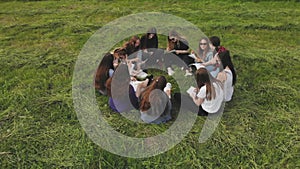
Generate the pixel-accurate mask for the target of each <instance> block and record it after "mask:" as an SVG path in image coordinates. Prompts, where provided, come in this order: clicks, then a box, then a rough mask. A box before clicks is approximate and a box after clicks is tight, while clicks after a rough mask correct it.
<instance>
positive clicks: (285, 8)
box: [0, 0, 300, 168]
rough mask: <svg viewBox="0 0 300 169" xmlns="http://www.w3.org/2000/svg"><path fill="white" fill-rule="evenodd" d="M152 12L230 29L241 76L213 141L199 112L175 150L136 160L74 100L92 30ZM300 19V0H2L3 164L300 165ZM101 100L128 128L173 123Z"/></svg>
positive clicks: (208, 29)
mask: <svg viewBox="0 0 300 169" xmlns="http://www.w3.org/2000/svg"><path fill="white" fill-rule="evenodd" d="M146 11H147V12H152V11H155V12H163V13H168V14H173V15H175V16H179V17H182V18H184V19H186V20H188V21H189V22H191V23H193V24H195V25H196V26H198V27H199V28H200V29H201V30H202V31H203V32H204V33H205V34H206V35H207V36H212V35H217V36H219V37H221V40H222V45H224V46H225V47H226V48H228V49H229V50H230V51H231V54H232V55H233V62H234V64H235V67H236V69H237V73H238V81H237V84H236V87H235V93H234V98H233V100H232V101H231V102H230V103H228V104H227V105H226V107H225V112H224V115H223V116H222V119H221V122H220V123H219V125H218V127H217V129H216V131H215V132H214V134H213V135H212V137H211V138H210V139H209V140H208V141H207V142H205V143H203V144H200V143H199V142H198V138H199V136H200V131H201V128H202V125H203V123H204V121H205V118H204V117H198V118H197V120H196V123H195V125H194V126H193V128H192V130H191V131H190V133H189V134H188V135H187V136H186V137H185V138H184V140H183V141H182V142H180V143H179V144H178V145H176V146H175V147H174V148H172V149H171V150H169V151H167V152H165V153H162V154H160V155H157V156H154V157H150V158H142V159H134V158H126V157H121V156H118V155H115V154H112V153H110V152H108V151H106V150H103V149H101V147H99V146H98V145H96V144H95V143H93V142H92V141H91V140H90V139H89V137H88V136H87V134H86V133H85V132H84V130H83V129H82V127H81V125H80V123H79V121H78V119H77V116H76V112H75V110H74V108H73V100H72V76H73V69H74V66H75V62H76V60H77V57H78V55H79V53H80V51H81V49H82V47H83V46H84V44H85V42H86V41H87V40H88V39H89V37H90V36H92V35H93V34H94V33H95V32H96V31H97V30H98V29H100V28H101V27H102V26H104V25H105V24H107V23H109V22H111V21H113V20H114V19H117V18H119V17H122V16H127V15H129V14H135V13H139V12H146ZM299 21H300V3H299V2H297V1H290V2H285V1H258V0H257V1H246V0H241V1H237V2H236V1H220V2H218V1H209V0H208V1H181V0H177V1H171V0H166V1H163V2H162V1H156V0H154V1H151V2H146V1H128V0H126V1H120V2H117V1H110V0H105V1H92V2H90V1H80V2H71V1H67V2H60V1H37V2H35V1H33V2H28V1H25V2H23V1H14V2H0V44H1V48H0V59H1V62H0V70H1V71H0V87H1V88H0V89H1V90H0V168H300V124H299V119H300V118H299V117H300V116H299V113H300V108H299V103H300V92H299V89H300V64H299V63H300V48H299V47H300V46H299V42H300V41H299V37H300V36H299V35H300V33H299V32H300V25H299ZM145 31H146V30H145ZM197 38H198V37H197ZM199 38H200V37H199ZM165 46H166V41H164V39H163V38H160V47H165ZM97 99H98V101H99V107H101V108H102V110H103V111H104V113H105V116H106V118H107V119H108V120H109V121H110V123H112V125H113V126H114V127H115V128H116V129H118V130H119V131H120V132H123V133H125V134H126V135H128V136H144V135H147V134H148V135H149V134H150V135H151V134H156V133H160V132H162V131H164V130H166V129H167V128H168V127H169V126H170V125H171V124H172V123H167V124H163V125H151V126H150V127H149V126H148V127H147V128H145V127H144V125H136V124H133V123H130V122H127V121H126V120H124V118H122V117H121V116H120V115H118V114H116V113H113V112H111V111H110V109H109V108H108V106H107V103H106V101H107V98H104V97H98V98H97Z"/></svg>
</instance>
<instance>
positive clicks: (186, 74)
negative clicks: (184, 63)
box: [184, 71, 193, 76]
mask: <svg viewBox="0 0 300 169" xmlns="http://www.w3.org/2000/svg"><path fill="white" fill-rule="evenodd" d="M192 75H193V74H192V73H191V72H189V71H186V72H185V75H184V76H192Z"/></svg>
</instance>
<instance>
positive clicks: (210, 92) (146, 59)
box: [95, 28, 236, 124]
mask: <svg viewBox="0 0 300 169" xmlns="http://www.w3.org/2000/svg"><path fill="white" fill-rule="evenodd" d="M167 39H168V42H167V48H166V49H165V50H164V49H160V48H158V37H157V33H156V29H155V28H151V29H149V30H148V31H147V33H146V34H145V35H143V36H142V37H141V38H139V37H138V36H133V37H132V38H131V39H130V40H129V41H128V42H126V43H124V45H123V46H122V47H120V48H117V49H115V50H114V51H113V52H112V53H107V54H105V56H104V57H103V59H102V60H101V62H100V64H99V66H98V68H97V71H96V73H95V88H96V90H97V91H98V92H99V93H100V94H102V95H107V96H108V97H109V106H110V108H111V109H112V110H113V111H115V112H119V113H122V112H128V111H131V110H134V109H136V110H139V111H140V113H141V119H142V120H143V121H144V122H145V123H155V124H159V123H164V122H167V121H169V120H171V119H172V117H171V110H172V104H171V101H170V99H174V100H175V103H176V102H178V103H181V106H183V107H184V108H186V109H188V110H190V111H191V112H194V113H197V114H198V115H200V116H207V115H208V114H216V113H219V111H220V109H221V107H222V104H223V103H224V102H228V101H230V100H231V98H232V95H233V91H234V85H235V83H236V72H235V68H234V66H233V63H232V61H231V57H230V53H229V50H227V49H226V48H224V47H223V46H221V45H220V39H219V37H217V36H212V37H211V38H209V39H208V38H206V37H203V38H201V39H200V41H199V49H198V51H190V50H189V44H188V41H187V40H186V39H185V38H184V37H183V36H181V35H180V34H179V33H177V32H176V31H170V32H169V35H168V37H167ZM176 59H180V60H181V61H180V62H178V61H176ZM174 66H177V67H180V68H181V70H183V71H184V73H185V75H184V76H191V75H194V76H195V79H196V84H197V86H195V87H194V88H193V87H191V88H190V89H189V90H188V91H187V93H188V94H187V95H186V94H183V93H175V94H173V95H172V94H171V88H172V85H171V84H170V83H168V82H167V79H166V77H165V76H163V75H161V76H157V77H153V76H152V75H149V74H148V73H147V72H148V71H147V68H150V67H159V68H165V69H166V71H167V73H168V75H169V76H173V75H174V73H175V70H174V69H173V68H174Z"/></svg>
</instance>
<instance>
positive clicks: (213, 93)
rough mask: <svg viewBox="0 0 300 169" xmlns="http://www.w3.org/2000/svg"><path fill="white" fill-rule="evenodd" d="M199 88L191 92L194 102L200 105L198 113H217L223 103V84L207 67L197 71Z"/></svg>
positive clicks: (201, 114) (204, 114) (202, 114)
mask: <svg viewBox="0 0 300 169" xmlns="http://www.w3.org/2000/svg"><path fill="white" fill-rule="evenodd" d="M196 81H197V88H196V91H195V93H190V97H191V98H192V99H193V102H194V103H195V104H196V105H197V106H199V111H198V115H200V116H206V115H208V113H217V112H218V110H219V109H220V108H221V105H222V103H223V98H224V93H223V89H222V84H221V82H219V81H218V80H217V79H215V78H213V77H212V76H211V75H210V73H209V72H208V71H207V70H206V69H205V68H200V69H198V70H197V71H196Z"/></svg>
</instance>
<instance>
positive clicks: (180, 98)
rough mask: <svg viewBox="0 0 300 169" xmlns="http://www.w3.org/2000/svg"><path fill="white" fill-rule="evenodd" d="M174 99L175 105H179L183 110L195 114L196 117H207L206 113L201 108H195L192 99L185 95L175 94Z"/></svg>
mask: <svg viewBox="0 0 300 169" xmlns="http://www.w3.org/2000/svg"><path fill="white" fill-rule="evenodd" d="M174 99H175V102H176V103H177V104H180V106H182V108H183V109H185V110H189V111H191V112H193V113H197V114H198V116H207V115H208V112H207V111H205V110H203V108H202V106H201V105H200V106H197V105H196V104H195V103H194V101H193V99H192V98H191V97H190V96H188V95H186V94H181V93H175V94H174Z"/></svg>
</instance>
